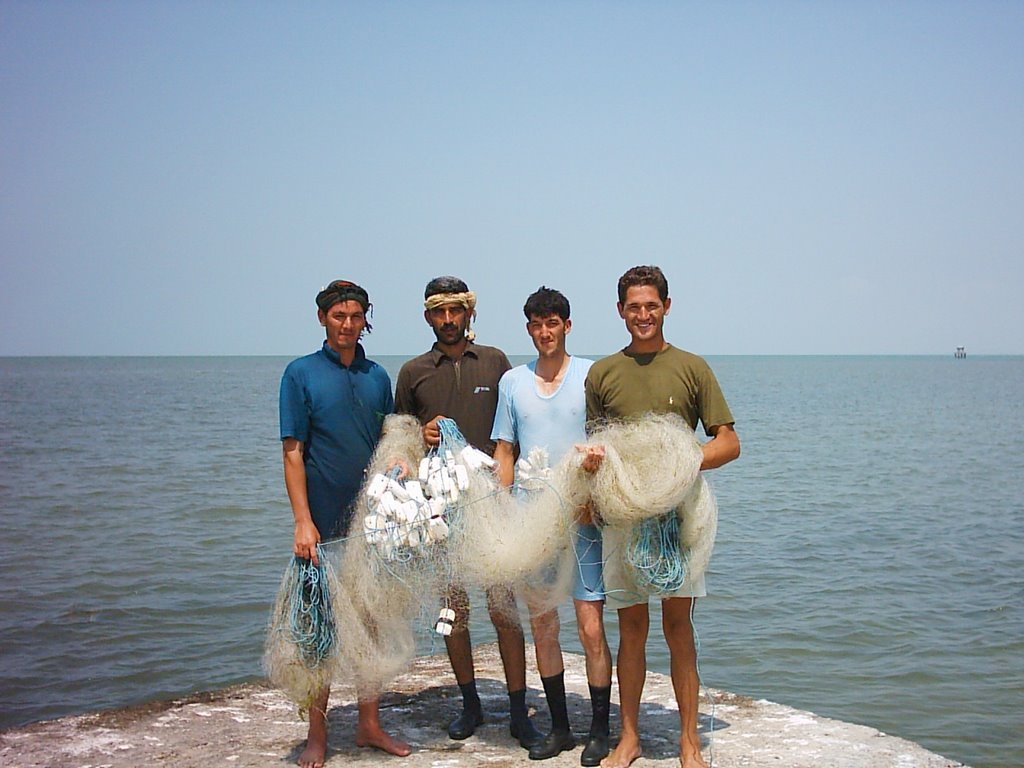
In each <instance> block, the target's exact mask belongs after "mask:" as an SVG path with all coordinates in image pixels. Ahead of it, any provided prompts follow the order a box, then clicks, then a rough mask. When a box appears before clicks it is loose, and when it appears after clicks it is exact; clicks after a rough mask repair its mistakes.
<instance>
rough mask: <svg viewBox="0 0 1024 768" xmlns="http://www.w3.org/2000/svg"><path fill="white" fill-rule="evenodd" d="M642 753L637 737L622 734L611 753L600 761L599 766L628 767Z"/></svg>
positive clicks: (606, 767)
mask: <svg viewBox="0 0 1024 768" xmlns="http://www.w3.org/2000/svg"><path fill="white" fill-rule="evenodd" d="M642 754H643V751H642V750H641V749H640V740H639V739H638V738H637V737H635V736H623V737H621V738H620V739H619V743H618V744H617V745H616V746H615V749H613V750H612V751H611V754H610V755H608V757H606V758H605V759H604V760H602V761H601V768H628V767H629V766H630V765H632V764H633V761H634V760H636V759H637V758H638V757H640V755H642Z"/></svg>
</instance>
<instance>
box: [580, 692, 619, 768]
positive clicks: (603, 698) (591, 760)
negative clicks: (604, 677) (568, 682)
mask: <svg viewBox="0 0 1024 768" xmlns="http://www.w3.org/2000/svg"><path fill="white" fill-rule="evenodd" d="M611 703H612V687H611V686H610V685H609V686H607V687H605V688H597V687H595V686H593V685H592V686H590V706H591V708H592V711H593V715H592V717H591V720H590V735H589V736H587V743H586V744H584V745H583V753H582V754H581V755H580V765H585V766H595V765H600V764H601V761H602V760H603V759H604V758H606V757H607V756H608V752H609V751H611V748H610V746H609V744H608V715H609V712H610V710H611Z"/></svg>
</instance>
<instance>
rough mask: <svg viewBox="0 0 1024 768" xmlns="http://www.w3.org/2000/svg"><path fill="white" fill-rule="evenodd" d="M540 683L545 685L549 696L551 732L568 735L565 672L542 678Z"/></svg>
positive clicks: (545, 693) (545, 690) (546, 694)
mask: <svg viewBox="0 0 1024 768" xmlns="http://www.w3.org/2000/svg"><path fill="white" fill-rule="evenodd" d="M540 681H541V682H542V683H543V684H544V695H545V696H547V699H548V709H549V710H551V731H552V732H556V731H557V732H558V733H568V732H569V712H568V711H567V710H566V707H565V672H559V673H558V674H557V675H552V676H551V677H542V678H541V679H540Z"/></svg>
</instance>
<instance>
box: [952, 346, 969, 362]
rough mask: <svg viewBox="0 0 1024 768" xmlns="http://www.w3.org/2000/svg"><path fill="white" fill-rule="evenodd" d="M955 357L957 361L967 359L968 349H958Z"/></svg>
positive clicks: (954, 354)
mask: <svg viewBox="0 0 1024 768" xmlns="http://www.w3.org/2000/svg"><path fill="white" fill-rule="evenodd" d="M953 357H955V358H956V359H957V360H963V359H964V358H966V357H967V347H957V348H956V352H954V353H953Z"/></svg>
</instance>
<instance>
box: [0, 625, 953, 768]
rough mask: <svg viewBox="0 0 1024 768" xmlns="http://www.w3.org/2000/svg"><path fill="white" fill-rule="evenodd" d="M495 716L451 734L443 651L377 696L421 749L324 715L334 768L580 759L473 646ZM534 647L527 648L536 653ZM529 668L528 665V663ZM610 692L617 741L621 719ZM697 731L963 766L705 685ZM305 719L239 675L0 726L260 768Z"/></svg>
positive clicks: (660, 733) (732, 755) (37, 761)
mask: <svg viewBox="0 0 1024 768" xmlns="http://www.w3.org/2000/svg"><path fill="white" fill-rule="evenodd" d="M474 650H475V656H476V661H477V664H476V668H477V678H478V686H479V689H480V695H481V699H482V701H483V705H484V710H485V715H486V723H485V724H484V726H483V727H481V728H479V729H478V730H477V732H476V734H475V735H474V736H473V737H472V738H470V739H467V740H465V741H452V740H450V739H449V738H448V735H447V733H446V731H445V726H446V724H447V723H448V721H449V720H450V719H452V718H453V717H455V715H457V714H458V711H459V707H460V705H461V699H460V697H459V692H458V689H457V688H456V687H455V685H454V680H453V678H452V674H451V669H450V667H449V666H448V659H447V657H445V656H444V655H440V656H430V657H424V658H421V659H418V660H417V661H416V663H415V665H414V666H413V668H412V669H411V670H410V671H409V672H408V673H407V674H405V675H403V676H402V677H401V678H399V679H398V680H396V681H395V683H394V685H393V687H392V690H391V691H390V692H389V693H387V694H385V695H384V696H383V697H382V699H381V720H382V722H383V723H384V726H385V728H386V729H388V730H390V731H391V732H393V733H395V734H397V735H400V736H401V737H402V738H403V739H405V740H406V741H408V742H409V743H410V744H411V745H412V747H413V753H412V755H410V756H409V757H407V758H397V757H392V756H390V755H385V754H383V753H381V752H378V751H375V750H371V749H360V748H359V747H356V746H355V744H354V743H353V732H354V729H355V723H356V707H355V702H354V701H353V700H352V698H351V695H350V692H345V691H340V692H339V693H338V695H336V696H334V697H333V698H332V700H331V709H330V712H329V722H330V729H331V730H330V743H329V747H330V751H329V752H328V760H327V765H328V766H336V767H337V768H340V767H341V766H366V768H369V767H370V766H379V765H383V764H388V765H393V766H395V767H396V768H398V766H403V767H404V768H462V767H463V766H464V767H465V768H470V767H471V766H472V767H475V766H478V765H481V764H484V765H489V766H495V767H496V768H513V767H515V766H523V767H524V768H525V766H534V767H536V766H541V765H543V766H548V768H564V767H565V766H578V765H579V757H580V747H577V748H576V749H574V750H572V751H570V752H564V753H562V754H561V755H559V756H558V757H557V758H553V759H551V760H547V761H544V762H535V761H531V760H529V759H528V757H527V754H526V751H525V750H523V749H522V748H520V747H519V745H518V744H517V743H516V742H515V741H513V740H512V738H511V736H509V732H508V698H507V696H506V693H505V686H504V677H503V675H502V672H501V660H500V658H499V657H498V652H497V646H495V645H493V644H492V645H485V646H481V647H479V648H476V649H474ZM530 652H531V649H528V653H530ZM565 665H566V669H565V683H566V691H567V697H568V703H569V715H570V720H571V722H572V724H573V728H574V731H575V732H576V733H577V735H578V736H581V737H582V736H584V735H585V732H586V729H587V728H588V727H589V723H590V702H589V698H588V693H587V681H586V673H585V669H584V664H583V658H582V657H581V656H578V655H575V654H566V655H565ZM531 666H532V664H531ZM527 684H528V686H529V689H530V690H529V692H528V695H527V701H528V703H529V704H530V705H531V708H533V709H536V711H537V713H536V714H537V724H538V727H540V728H541V729H542V730H546V729H547V726H548V722H549V721H548V717H547V707H546V705H545V703H544V696H543V689H542V687H541V684H540V679H539V678H538V677H537V675H536V672H535V671H534V670H531V672H530V674H529V675H528V678H527ZM616 693H617V692H616V690H615V689H614V688H613V694H612V705H613V710H612V735H613V743H614V738H615V734H616V733H617V729H618V722H617V713H618V707H617V697H616ZM641 727H642V731H643V750H644V755H643V757H642V758H640V760H638V761H637V762H636V763H634V765H635V766H636V768H669V766H678V765H679V761H678V752H679V747H678V740H679V715H678V711H677V710H676V706H675V699H674V697H673V695H672V687H671V682H670V681H669V679H668V678H667V677H665V676H664V675H659V674H650V673H649V674H648V678H647V683H646V687H645V689H644V699H643V710H642V712H641ZM700 733H701V738H702V740H703V743H704V757H705V759H706V760H708V762H709V763H710V764H711V765H712V768H741V766H742V767H744V768H745V767H747V766H778V767H779V768H782V767H785V768H887V767H888V766H892V767H893V768H962V764H961V763H958V762H955V761H953V760H948V759H946V758H943V757H941V756H939V755H936V754H933V753H931V752H928V751H927V750H925V749H923V748H922V747H920V746H919V745H917V744H914V743H913V742H909V741H906V740H905V739H900V738H897V737H895V736H889V735H887V734H884V733H881V732H879V731H877V730H875V729H874V728H868V727H865V726H861V725H851V724H849V723H843V722H839V721H837V720H829V719H828V718H824V717H818V716H817V715H814V714H811V713H809V712H802V711H800V710H796V709H792V708H790V707H786V706H782V705H780V704H775V703H773V702H770V701H755V700H753V699H750V698H747V697H743V696H737V695H734V694H730V693H726V692H723V691H715V690H709V691H707V692H706V694H704V695H702V698H701V717H700ZM304 738H305V724H304V723H303V722H302V721H300V720H299V718H298V716H297V714H296V708H295V705H293V704H292V703H291V702H289V701H288V700H287V699H286V698H285V697H284V696H283V695H282V694H281V693H280V692H278V691H275V690H273V689H270V688H268V687H266V686H265V685H263V684H250V685H240V686H235V687H232V688H227V689H224V690H221V691H214V692H211V693H205V694H197V695H193V696H189V697H187V698H183V699H178V700H174V701H169V702H160V703H151V704H146V705H142V706H138V707H131V708H127V709H120V710H111V711H107V712H100V713H96V714H90V715H81V716H76V717H65V718H61V719H59V720H52V721H48V722H43V723H36V724H33V725H29V726H26V727H23V728H16V729H13V730H8V731H4V732H2V733H0V765H3V766H6V767H7V768H138V766H143V765H146V766H174V768H192V767H193V766H194V767H195V768H209V767H210V766H231V767H233V768H262V767H263V766H286V765H289V764H294V761H295V759H296V757H297V756H298V754H299V752H300V751H301V749H302V746H303V742H304Z"/></svg>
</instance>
